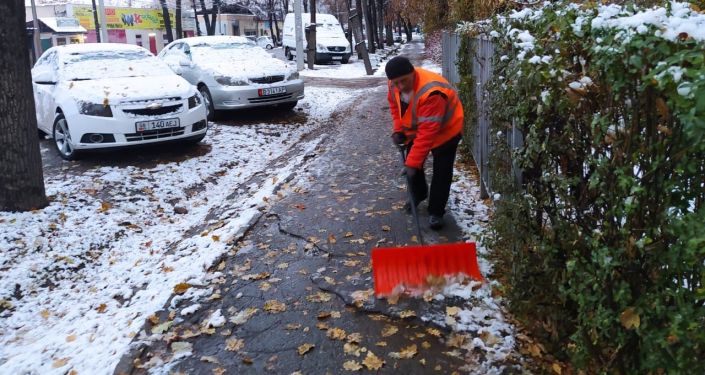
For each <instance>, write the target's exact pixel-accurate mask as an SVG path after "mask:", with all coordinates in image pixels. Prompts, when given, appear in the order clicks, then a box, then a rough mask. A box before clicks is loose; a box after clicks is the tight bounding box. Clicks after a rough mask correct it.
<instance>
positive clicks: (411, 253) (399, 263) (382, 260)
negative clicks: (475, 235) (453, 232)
mask: <svg viewBox="0 0 705 375" xmlns="http://www.w3.org/2000/svg"><path fill="white" fill-rule="evenodd" d="M399 151H400V153H401V160H402V165H403V164H404V162H405V161H406V153H405V151H404V148H403V147H401V146H400V147H399ZM405 178H406V187H407V189H406V191H407V193H408V199H409V202H410V205H411V213H412V215H413V217H414V221H415V224H416V234H417V237H418V241H419V243H420V246H407V247H389V248H375V249H373V250H372V277H373V279H374V285H375V295H377V296H378V297H379V296H385V295H390V294H391V293H392V291H393V290H394V288H395V287H397V286H398V285H404V286H405V287H423V286H424V284H425V283H426V281H427V280H428V277H429V276H433V277H441V276H447V275H457V274H461V273H462V274H465V275H467V276H470V277H472V278H473V279H475V280H478V281H482V274H481V273H480V267H479V266H478V264H477V253H476V247H475V243H473V242H467V243H465V242H464V243H452V244H434V245H425V244H424V241H423V236H422V235H421V226H420V225H419V214H418V211H417V208H416V205H415V204H413V203H412V202H413V196H412V193H411V179H410V178H409V176H405Z"/></svg>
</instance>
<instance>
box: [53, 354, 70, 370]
mask: <svg viewBox="0 0 705 375" xmlns="http://www.w3.org/2000/svg"><path fill="white" fill-rule="evenodd" d="M67 363H69V358H68V357H67V358H60V359H56V360H54V362H53V363H52V364H51V367H53V368H59V367H64V366H66V364H67Z"/></svg>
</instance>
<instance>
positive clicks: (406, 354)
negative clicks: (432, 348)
mask: <svg viewBox="0 0 705 375" xmlns="http://www.w3.org/2000/svg"><path fill="white" fill-rule="evenodd" d="M417 352H418V350H417V347H416V344H412V345H409V346H407V347H406V348H402V349H401V351H399V352H398V353H397V352H392V353H389V356H390V357H392V358H398V359H409V358H412V357H413V356H415V355H416V353H417Z"/></svg>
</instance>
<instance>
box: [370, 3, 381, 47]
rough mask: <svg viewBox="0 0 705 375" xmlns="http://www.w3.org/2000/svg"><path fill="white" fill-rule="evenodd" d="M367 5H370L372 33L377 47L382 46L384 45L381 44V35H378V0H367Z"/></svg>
mask: <svg viewBox="0 0 705 375" xmlns="http://www.w3.org/2000/svg"><path fill="white" fill-rule="evenodd" d="M367 6H368V7H369V9H370V10H369V12H370V20H372V22H370V27H372V35H373V36H374V38H372V39H373V40H374V41H375V48H382V46H380V45H379V35H377V0H367Z"/></svg>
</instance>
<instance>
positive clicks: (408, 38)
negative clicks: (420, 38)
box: [404, 19, 412, 42]
mask: <svg viewBox="0 0 705 375" xmlns="http://www.w3.org/2000/svg"><path fill="white" fill-rule="evenodd" d="M404 30H405V31H406V41H407V42H411V38H412V35H411V20H408V19H407V20H406V22H405V23H404Z"/></svg>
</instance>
